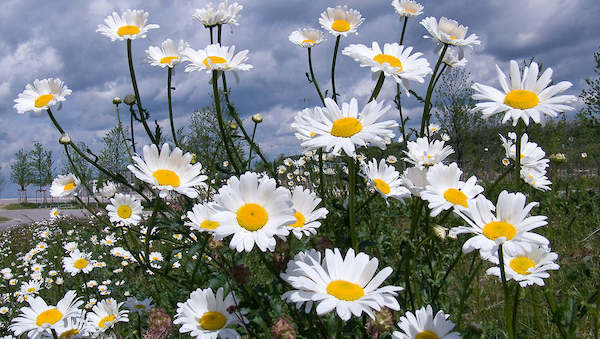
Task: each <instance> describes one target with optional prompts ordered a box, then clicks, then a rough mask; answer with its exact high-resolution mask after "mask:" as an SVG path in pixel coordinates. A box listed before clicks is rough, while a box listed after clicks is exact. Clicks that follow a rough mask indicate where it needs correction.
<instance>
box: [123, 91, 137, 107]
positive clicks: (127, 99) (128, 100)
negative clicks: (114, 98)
mask: <svg viewBox="0 0 600 339" xmlns="http://www.w3.org/2000/svg"><path fill="white" fill-rule="evenodd" d="M123 102H124V103H125V105H129V106H131V105H133V104H135V97H134V96H133V95H131V94H127V95H126V96H125V99H123Z"/></svg>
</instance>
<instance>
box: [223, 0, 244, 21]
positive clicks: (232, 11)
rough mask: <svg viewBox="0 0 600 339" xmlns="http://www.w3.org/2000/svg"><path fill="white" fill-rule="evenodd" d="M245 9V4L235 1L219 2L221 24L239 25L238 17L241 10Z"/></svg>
mask: <svg viewBox="0 0 600 339" xmlns="http://www.w3.org/2000/svg"><path fill="white" fill-rule="evenodd" d="M242 9H244V6H242V5H240V4H238V3H237V2H234V3H232V4H229V3H228V1H227V0H225V1H223V2H221V3H219V13H221V16H222V17H221V24H223V25H225V24H230V25H235V26H239V25H240V24H239V22H238V19H239V18H240V11H241V10H242Z"/></svg>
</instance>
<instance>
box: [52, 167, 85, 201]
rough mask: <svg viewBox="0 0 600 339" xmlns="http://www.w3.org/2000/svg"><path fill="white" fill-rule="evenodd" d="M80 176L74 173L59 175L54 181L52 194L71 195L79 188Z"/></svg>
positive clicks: (59, 195) (58, 195) (58, 196)
mask: <svg viewBox="0 0 600 339" xmlns="http://www.w3.org/2000/svg"><path fill="white" fill-rule="evenodd" d="M80 183H81V182H80V181H79V178H77V177H76V176H75V175H73V174H72V173H69V174H67V175H59V176H57V177H56V178H54V180H53V181H52V185H51V186H50V195H51V196H52V197H54V198H64V197H71V196H73V195H75V194H77V191H78V190H79V184H80Z"/></svg>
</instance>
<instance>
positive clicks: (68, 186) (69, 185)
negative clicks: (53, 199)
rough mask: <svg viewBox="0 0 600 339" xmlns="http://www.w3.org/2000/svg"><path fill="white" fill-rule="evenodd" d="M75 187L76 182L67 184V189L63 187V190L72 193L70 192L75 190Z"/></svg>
mask: <svg viewBox="0 0 600 339" xmlns="http://www.w3.org/2000/svg"><path fill="white" fill-rule="evenodd" d="M75 186H77V184H76V183H75V181H71V182H70V183H68V184H66V185H65V187H63V190H65V191H70V190H72V189H74V188H75Z"/></svg>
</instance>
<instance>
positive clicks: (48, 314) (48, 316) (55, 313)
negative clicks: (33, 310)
mask: <svg viewBox="0 0 600 339" xmlns="http://www.w3.org/2000/svg"><path fill="white" fill-rule="evenodd" d="M62 318H63V314H62V313H61V312H60V311H59V310H58V309H56V308H51V309H49V310H45V311H44V312H42V313H40V314H39V315H38V316H37V318H35V324H36V325H38V326H42V325H45V324H50V325H54V324H56V323H57V322H59V321H60V320H61V319H62Z"/></svg>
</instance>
